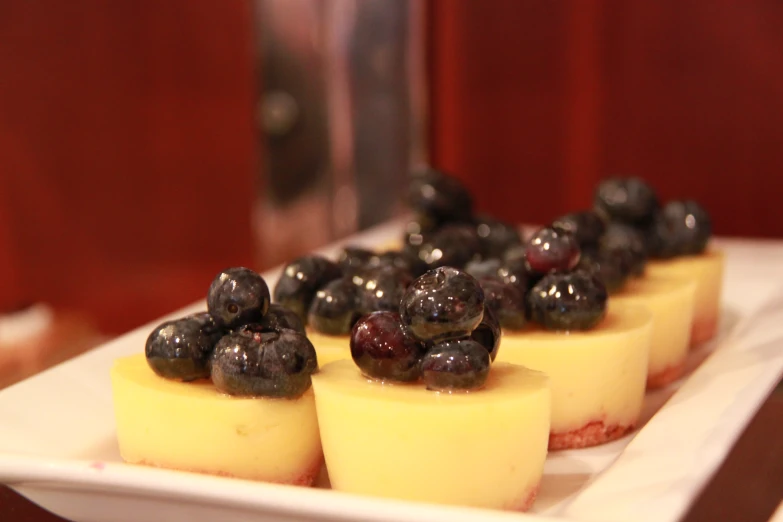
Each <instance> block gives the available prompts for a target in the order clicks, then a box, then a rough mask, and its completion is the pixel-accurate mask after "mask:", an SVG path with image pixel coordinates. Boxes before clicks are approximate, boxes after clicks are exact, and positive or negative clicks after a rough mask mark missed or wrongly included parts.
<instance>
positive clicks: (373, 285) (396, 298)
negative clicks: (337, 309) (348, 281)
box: [353, 266, 413, 315]
mask: <svg viewBox="0 0 783 522" xmlns="http://www.w3.org/2000/svg"><path fill="white" fill-rule="evenodd" d="M358 279H359V278H358V277H355V278H354V279H353V282H354V283H356V282H357V280H358ZM412 282H413V277H411V275H410V273H408V272H407V271H405V270H400V269H398V268H395V267H394V266H380V267H377V268H372V269H368V270H366V271H365V272H363V273H362V275H361V284H360V285H359V287H358V290H357V300H356V305H357V310H358V311H359V315H366V314H369V313H371V312H380V311H386V312H397V311H399V309H400V301H401V300H402V296H403V294H405V289H406V288H408V286H410V284H411V283H412Z"/></svg>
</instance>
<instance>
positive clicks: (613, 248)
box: [600, 223, 647, 276]
mask: <svg viewBox="0 0 783 522" xmlns="http://www.w3.org/2000/svg"><path fill="white" fill-rule="evenodd" d="M600 249H601V250H602V251H604V252H606V253H607V254H608V255H609V256H611V257H619V258H620V259H621V260H622V261H623V265H624V267H625V268H624V270H625V271H627V272H628V273H630V275H634V276H640V275H642V274H644V268H645V266H647V247H646V245H645V238H644V234H643V233H642V232H640V231H639V230H637V229H636V228H633V227H631V226H629V225H624V224H621V223H611V224H610V225H609V226H608V227H607V228H606V233H605V234H604V235H603V237H602V238H601V247H600Z"/></svg>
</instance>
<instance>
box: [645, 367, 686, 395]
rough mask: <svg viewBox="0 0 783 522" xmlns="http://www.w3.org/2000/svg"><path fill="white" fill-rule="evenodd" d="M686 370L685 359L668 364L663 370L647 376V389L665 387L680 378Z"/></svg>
mask: <svg viewBox="0 0 783 522" xmlns="http://www.w3.org/2000/svg"><path fill="white" fill-rule="evenodd" d="M684 372H685V361H683V362H681V363H679V364H672V365H670V366H667V367H666V368H664V369H663V370H661V371H659V372H656V373H654V374H652V375H648V376H647V389H648V390H655V389H657V388H663V387H664V386H667V385H669V384H671V383H673V382H674V381H676V380H677V379H679V378H680V377H681V376H682V374H683V373H684Z"/></svg>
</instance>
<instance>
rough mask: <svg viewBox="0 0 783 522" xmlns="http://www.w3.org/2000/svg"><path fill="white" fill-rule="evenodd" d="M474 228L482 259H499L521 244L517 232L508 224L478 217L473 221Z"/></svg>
mask: <svg viewBox="0 0 783 522" xmlns="http://www.w3.org/2000/svg"><path fill="white" fill-rule="evenodd" d="M475 226H476V234H477V235H478V237H479V241H480V242H481V254H482V256H484V257H496V258H499V257H501V256H502V255H503V253H504V252H506V251H507V250H508V249H509V248H511V247H514V246H518V245H521V244H522V238H521V237H520V236H519V230H517V228H516V227H515V226H513V225H510V224H508V223H504V222H502V221H499V220H497V219H494V218H492V217H489V216H479V217H477V218H476V220H475Z"/></svg>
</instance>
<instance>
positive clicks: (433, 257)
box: [418, 225, 481, 268]
mask: <svg viewBox="0 0 783 522" xmlns="http://www.w3.org/2000/svg"><path fill="white" fill-rule="evenodd" d="M480 251H481V243H480V242H479V239H478V235H477V234H476V230H475V229H474V228H473V227H471V226H470V225H446V226H444V227H443V228H440V229H438V231H437V232H435V234H433V235H432V237H431V238H430V240H429V241H427V242H426V243H424V244H423V245H422V246H421V247H420V248H419V250H418V256H419V258H420V259H421V260H422V261H424V262H425V263H426V264H427V266H428V267H429V268H437V267H440V266H453V267H456V268H462V267H464V266H465V265H467V264H468V262H470V261H471V260H472V259H473V258H474V257H480Z"/></svg>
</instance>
